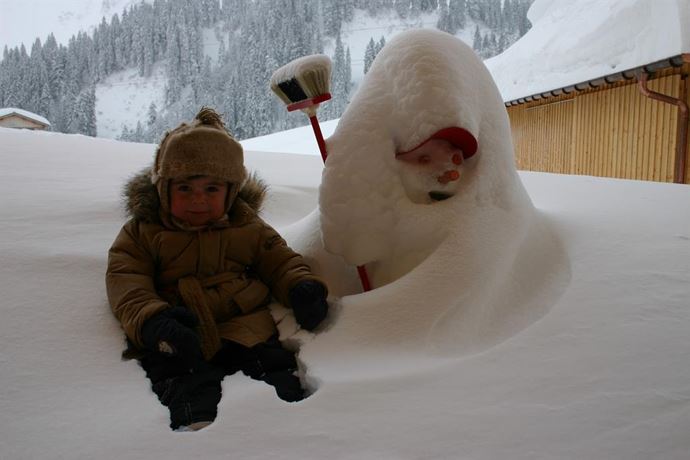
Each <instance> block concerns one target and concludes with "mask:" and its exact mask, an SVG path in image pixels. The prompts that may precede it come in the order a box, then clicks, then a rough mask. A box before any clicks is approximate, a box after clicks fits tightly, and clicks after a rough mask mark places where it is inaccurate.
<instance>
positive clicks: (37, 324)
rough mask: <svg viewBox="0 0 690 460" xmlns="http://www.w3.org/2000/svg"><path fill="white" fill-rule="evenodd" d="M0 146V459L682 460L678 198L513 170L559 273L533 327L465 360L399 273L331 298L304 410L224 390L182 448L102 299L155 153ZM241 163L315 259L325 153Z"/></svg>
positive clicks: (250, 389) (36, 141)
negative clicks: (408, 295)
mask: <svg viewBox="0 0 690 460" xmlns="http://www.w3.org/2000/svg"><path fill="white" fill-rule="evenodd" d="M0 145H3V149H2V150H0V179H1V180H0V196H2V206H1V207H0V220H1V221H2V223H3V225H2V226H1V227H0V260H2V261H3V263H2V264H1V265H0V283H1V284H0V287H1V289H2V292H3V301H2V303H1V304H0V308H2V318H3V321H2V322H1V323H0V338H1V339H2V344H3V347H2V349H3V352H2V353H1V354H0V365H1V366H2V369H3V371H2V373H0V426H2V427H3V433H2V435H1V436H0V457H2V458H12V459H24V458H84V459H87V458H103V459H119V458H169V459H177V458H179V459H182V458H189V457H190V456H193V457H199V456H203V457H204V458H227V457H228V456H229V455H230V456H232V457H237V458H257V459H265V458H315V459H316V458H333V459H362V458H376V459H388V458H396V459H397V458H401V459H402V458H404V459H423V458H424V459H426V458H468V459H469V458H471V459H491V460H495V459H498V458H511V459H530V460H532V459H540V458H544V459H546V458H548V459H553V458H558V459H582V458H588V459H607V460H608V459H625V460H631V459H632V460H635V459H640V460H648V459H650V458H663V459H678V460H685V459H687V458H688V453H690V437H688V436H687V434H688V431H689V430H690V368H689V367H688V365H687V357H688V356H689V355H690V336H689V335H688V333H687V331H688V329H689V328H690V309H688V295H689V294H690V288H689V287H688V286H690V262H689V261H690V206H689V205H688V204H689V201H690V195H689V194H688V188H687V186H683V185H675V184H660V183H652V182H637V181H626V180H613V179H601V178H592V177H577V176H566V175H552V174H542V173H520V179H521V181H522V182H523V183H524V185H525V188H526V190H527V192H528V193H529V195H530V197H531V200H532V202H533V203H534V206H535V208H536V210H537V211H538V212H539V213H540V214H541V215H542V216H543V217H544V219H545V220H546V221H548V223H549V226H550V228H551V229H552V230H553V231H554V232H555V234H556V235H557V238H558V239H559V241H560V242H561V245H562V251H563V252H564V253H565V254H566V255H567V261H568V263H569V265H570V272H571V275H570V279H569V282H568V285H567V286H566V288H565V290H564V291H563V293H562V295H561V296H560V297H559V298H558V299H557V300H556V301H555V302H554V303H553V305H552V306H551V308H550V309H549V311H548V312H547V313H546V314H545V315H544V316H543V317H542V318H541V319H540V320H539V321H537V322H534V323H533V324H531V325H530V326H529V327H527V328H525V329H523V330H521V331H520V332H519V333H518V334H516V335H514V336H512V337H509V338H507V339H506V340H504V341H502V342H501V343H498V344H496V345H494V346H490V347H488V348H486V349H484V350H483V351H482V352H480V353H474V354H463V355H455V354H448V353H438V352H437V351H435V350H434V349H433V348H429V347H427V346H425V345H424V340H421V338H420V337H419V336H418V334H416V333H415V331H416V330H417V329H418V328H419V327H420V324H418V323H417V322H416V321H417V320H419V316H420V315H419V314H417V313H415V311H413V310H415V309H417V310H426V309H427V306H425V305H415V304H412V303H410V302H406V301H405V298H404V297H403V295H402V294H403V293H404V290H405V286H408V285H410V284H411V283H412V281H414V279H413V278H414V277H415V276H420V275H419V274H420V273H421V274H422V275H421V276H425V277H428V278H426V280H425V282H426V289H428V292H429V293H433V292H434V289H435V287H436V285H437V284H436V283H437V277H436V276H434V275H433V274H432V273H431V272H419V271H417V275H414V271H413V276H411V277H403V278H402V279H400V280H398V282H397V284H396V283H393V284H389V285H387V286H386V287H384V288H382V289H377V290H374V291H371V292H370V293H368V294H354V295H350V296H345V297H343V298H338V297H333V298H332V299H331V300H332V303H333V307H334V308H333V311H332V315H331V316H332V317H331V319H330V320H329V322H330V325H329V326H328V327H327V328H326V330H324V331H321V332H320V333H319V334H317V335H315V336H311V335H308V334H305V335H303V336H302V337H300V338H299V340H298V342H301V343H303V345H302V351H301V353H300V359H301V361H302V364H303V366H304V368H305V369H306V374H307V381H308V383H309V385H310V386H311V387H312V388H314V389H315V390H316V392H315V393H314V394H313V395H312V396H311V397H309V398H307V399H306V400H304V401H302V402H300V403H296V404H289V403H285V402H282V401H280V400H279V399H277V398H276V397H275V395H274V393H273V391H272V390H271V389H270V388H269V387H268V386H266V385H264V384H262V383H259V382H254V381H252V380H250V379H248V378H245V377H243V376H239V375H235V376H231V377H228V378H226V379H225V381H224V382H223V389H224V395H223V399H222V401H221V403H220V408H219V409H220V410H219V418H218V420H217V421H216V422H215V423H214V424H213V425H211V426H210V427H208V428H206V429H204V430H202V431H200V432H198V433H191V434H189V433H173V432H171V431H169V429H168V427H167V424H168V421H167V413H166V410H165V409H164V408H163V407H162V406H161V405H160V404H159V403H158V401H157V400H156V398H155V395H154V394H153V393H152V392H151V391H150V390H149V388H148V383H147V381H146V379H145V376H144V374H143V371H142V370H141V369H140V368H139V367H138V366H137V365H136V364H135V363H134V362H131V361H129V362H122V361H120V358H119V355H120V351H121V349H122V346H123V335H122V332H121V331H120V329H119V326H118V324H117V322H116V321H115V319H114V318H113V317H112V315H111V314H110V311H109V308H108V305H107V300H106V294H105V287H104V274H105V266H106V252H107V249H108V247H109V246H110V244H111V243H112V240H113V238H114V237H115V235H116V233H117V231H118V230H119V228H120V226H121V225H122V223H123V217H122V213H121V208H120V188H121V185H122V183H123V181H124V180H125V179H126V178H127V177H129V176H130V175H131V174H133V173H134V172H136V171H138V170H139V168H141V167H143V166H145V165H147V164H149V163H150V161H151V160H152V157H153V152H154V146H153V145H148V144H129V143H122V142H116V141H111V140H106V139H93V138H88V137H84V136H77V135H63V134H57V133H46V132H28V131H22V130H11V129H0ZM483 153H484V152H483ZM478 155H479V154H478ZM246 160H247V163H248V165H249V167H250V168H251V169H256V170H259V171H260V172H261V174H262V175H263V176H264V177H265V178H266V179H267V180H268V182H269V183H270V184H271V186H272V188H271V198H270V200H269V201H268V203H267V208H266V211H265V217H266V218H267V219H268V221H269V222H271V223H273V224H274V225H276V226H278V227H279V229H280V230H281V231H283V232H284V234H285V235H286V236H288V238H289V240H290V243H291V244H292V245H293V246H295V247H300V246H301V247H303V248H307V249H310V250H311V252H312V253H315V249H316V247H315V245H316V244H317V243H315V242H316V241H318V239H316V238H313V235H310V234H309V233H308V232H306V231H300V229H305V230H306V229H307V228H309V225H310V223H311V220H310V219H313V217H314V213H313V212H312V213H310V212H311V211H312V210H313V209H314V207H315V206H316V200H317V188H318V186H319V183H320V180H321V179H320V173H321V170H322V167H323V166H322V164H321V160H320V158H318V157H317V156H305V155H290V154H282V155H280V154H269V153H259V152H247V155H246ZM305 216H306V217H305ZM288 224H291V225H288ZM500 232H501V233H503V234H506V235H509V234H511V233H512V232H513V229H512V228H503V229H500ZM560 254H561V252H560V251H559V252H558V254H556V255H557V256H558V257H561V256H560ZM546 256H549V257H550V256H552V255H550V254H546ZM314 262H315V267H316V268H317V269H319V270H321V271H324V272H328V271H329V270H330V271H333V270H340V271H342V275H341V276H342V277H341V278H339V279H334V278H332V277H331V279H330V280H329V281H330V282H331V284H332V285H334V286H336V287H337V288H338V289H340V290H347V289H355V288H356V286H357V284H358V281H357V279H356V276H355V274H354V271H353V270H348V269H347V268H344V264H343V263H342V261H341V260H339V259H326V258H322V259H319V260H314ZM464 262H465V261H464V260H462V259H460V260H457V262H456V265H457V269H459V270H462V267H463V264H464ZM539 263H540V261H535V264H536V265H537V266H538V265H539ZM437 275H443V273H437ZM515 275H516V282H521V283H526V284H524V285H525V286H526V287H527V288H528V289H530V286H532V285H533V286H534V287H535V288H536V289H537V290H538V289H539V287H540V286H541V284H543V281H544V280H543V279H541V278H540V277H541V274H539V273H538V272H534V271H533V270H531V267H530V266H528V267H523V268H522V270H521V272H520V273H515ZM329 277H330V275H329ZM480 284H481V283H480ZM487 284H488V283H487ZM477 288H479V287H477ZM487 288H492V286H487ZM463 296H464V294H463V292H458V297H459V298H462V297H463ZM358 299H361V300H358ZM504 300H505V301H511V300H513V299H504ZM364 304H368V305H369V306H370V308H369V309H367V310H363V309H362V308H359V307H361V306H362V305H364ZM348 305H352V306H353V311H348V310H349V308H350V307H349V306H348ZM448 307H449V309H450V308H452V305H448ZM470 307H471V306H470ZM516 308H520V305H516ZM432 311H434V310H433V309H432ZM355 313H356V314H355ZM437 319H440V318H437ZM431 320H432V318H427V319H426V320H425V322H424V324H422V325H421V326H425V325H427V324H428V323H429V322H430V321H431ZM286 322H289V318H288V319H286V320H285V321H283V323H282V324H281V328H282V329H283V331H285V330H286V327H285V323H286ZM372 323H374V324H378V325H379V326H378V327H377V328H375V329H372V328H371V327H370V324H372ZM452 324H453V323H450V325H452ZM407 332H410V333H411V340H410V341H406V338H405V333H407ZM444 332H448V331H444ZM464 333H466V331H463V329H462V327H459V328H458V331H457V333H456V339H457V341H458V342H462V341H463V334H464ZM470 333H471V331H470Z"/></svg>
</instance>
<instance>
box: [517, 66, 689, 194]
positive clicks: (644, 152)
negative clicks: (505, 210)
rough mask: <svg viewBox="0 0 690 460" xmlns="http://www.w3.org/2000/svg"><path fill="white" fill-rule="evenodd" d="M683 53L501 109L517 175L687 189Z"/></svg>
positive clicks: (687, 69)
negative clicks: (552, 175) (553, 175)
mask: <svg viewBox="0 0 690 460" xmlns="http://www.w3.org/2000/svg"><path fill="white" fill-rule="evenodd" d="M688 74H690V53H684V54H680V55H676V56H673V57H670V58H668V59H664V60H661V61H657V62H652V63H649V64H646V65H642V66H639V67H636V68H633V69H629V70H625V71H621V72H616V73H613V74H610V75H604V76H601V77H599V78H596V79H594V80H589V81H584V82H582V83H578V84H575V85H571V86H567V87H564V88H554V89H552V90H550V91H546V92H542V93H539V94H532V95H529V96H526V97H521V98H519V99H515V100H511V101H507V102H506V108H507V111H508V115H509V116H510V124H511V127H512V131H513V142H514V145H515V155H516V163H517V167H518V169H522V170H528V171H543V172H553V173H565V174H583V175H592V176H604V177H615V178H625V179H639V180H650V181H659V182H676V183H685V184H688V183H690V159H689V158H688V151H690V147H689V145H688V128H689V126H688V125H689V122H688V105H689V104H690V92H689V91H688Z"/></svg>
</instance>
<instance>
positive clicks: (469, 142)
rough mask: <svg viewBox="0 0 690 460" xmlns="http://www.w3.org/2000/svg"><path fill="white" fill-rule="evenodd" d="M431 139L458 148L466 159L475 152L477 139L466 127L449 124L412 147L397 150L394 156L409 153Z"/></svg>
mask: <svg viewBox="0 0 690 460" xmlns="http://www.w3.org/2000/svg"><path fill="white" fill-rule="evenodd" d="M432 139H442V140H444V141H448V142H450V143H451V144H453V145H454V146H456V147H458V148H460V149H461V150H462V156H463V158H464V159H468V158H470V157H471V156H472V155H474V154H475V153H477V139H476V138H475V137H474V136H473V135H472V133H470V132H469V131H467V130H466V129H463V128H459V127H457V126H451V127H450V128H443V129H440V130H438V131H436V132H435V133H434V134H432V135H431V136H429V137H428V138H427V139H425V140H424V141H422V142H421V143H419V144H418V145H416V146H415V147H414V148H411V149H410V150H407V151H405V152H397V153H396V154H395V156H396V157H397V156H400V155H405V154H406V153H410V152H412V151H413V150H415V149H418V148H419V147H421V146H422V145H424V144H426V143H427V142H429V141H430V140H432Z"/></svg>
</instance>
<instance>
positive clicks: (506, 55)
mask: <svg viewBox="0 0 690 460" xmlns="http://www.w3.org/2000/svg"><path fill="white" fill-rule="evenodd" d="M527 18H528V19H529V20H530V22H531V23H532V28H531V29H530V30H529V31H528V32H527V33H526V34H525V35H524V36H523V37H522V38H520V39H519V40H518V41H517V42H515V43H513V45H512V46H511V47H510V48H508V49H507V50H505V51H504V52H503V53H501V54H500V55H498V56H495V57H493V58H491V59H488V60H487V61H486V65H487V67H488V68H489V70H490V71H491V74H492V75H493V77H494V79H495V80H496V84H497V85H498V87H499V88H500V90H501V94H502V96H503V100H504V101H512V100H515V99H518V98H520V97H524V96H529V95H532V94H538V93H541V92H545V91H549V90H553V89H558V88H563V87H566V86H569V85H573V84H576V83H580V82H584V81H587V80H591V79H595V78H599V77H602V76H605V75H610V74H613V73H616V72H620V71H623V70H628V69H633V68H636V67H639V66H641V65H645V64H649V63H652V62H655V61H659V60H662V59H666V58H669V57H672V56H676V55H678V54H681V53H688V52H690V2H688V0H608V1H605V2H602V1H599V0H579V1H576V2H573V1H569V0H536V1H535V2H534V3H533V4H532V6H531V7H530V9H529V11H528V14H527Z"/></svg>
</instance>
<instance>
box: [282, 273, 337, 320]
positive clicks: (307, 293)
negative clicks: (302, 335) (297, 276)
mask: <svg viewBox="0 0 690 460" xmlns="http://www.w3.org/2000/svg"><path fill="white" fill-rule="evenodd" d="M289 298H290V305H291V306H292V310H293V311H294V313H295V319H296V320H297V323H298V324H299V325H300V326H301V327H302V328H304V329H306V330H308V331H312V330H314V329H316V327H317V326H318V325H319V324H320V323H321V321H323V320H324V319H325V318H326V315H327V314H328V302H326V288H325V286H324V285H323V284H321V283H319V282H318V281H314V280H305V281H300V282H299V283H297V284H296V285H295V286H294V287H293V288H292V289H290V293H289Z"/></svg>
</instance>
